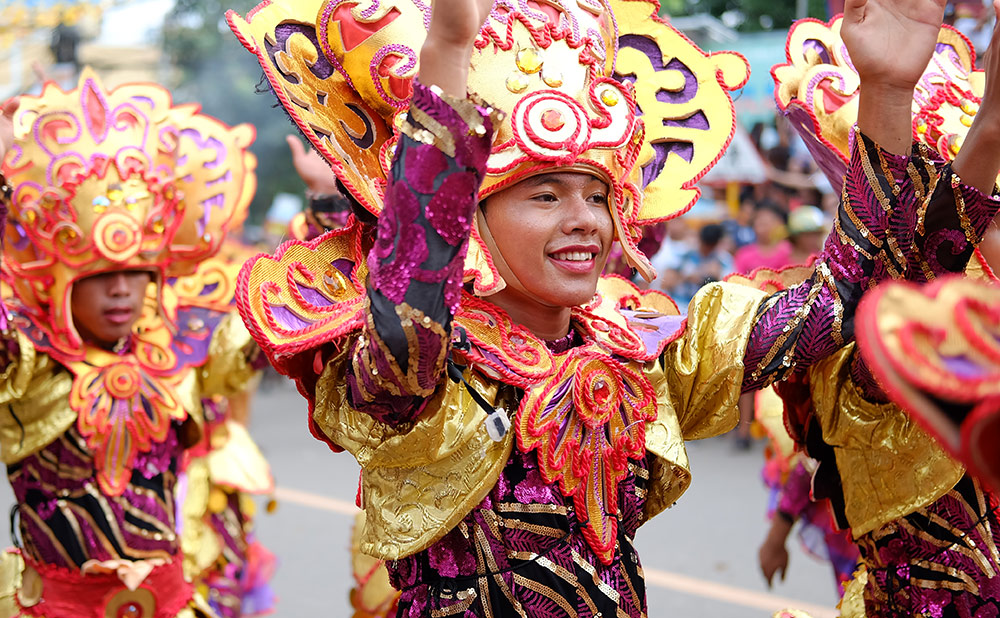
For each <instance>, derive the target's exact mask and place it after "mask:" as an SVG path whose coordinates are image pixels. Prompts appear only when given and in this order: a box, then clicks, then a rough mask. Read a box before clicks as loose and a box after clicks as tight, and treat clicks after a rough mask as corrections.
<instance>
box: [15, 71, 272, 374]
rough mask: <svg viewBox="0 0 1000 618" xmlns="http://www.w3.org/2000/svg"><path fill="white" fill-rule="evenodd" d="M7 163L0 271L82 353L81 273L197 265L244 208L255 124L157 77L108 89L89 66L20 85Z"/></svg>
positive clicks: (68, 348) (75, 353)
mask: <svg viewBox="0 0 1000 618" xmlns="http://www.w3.org/2000/svg"><path fill="white" fill-rule="evenodd" d="M14 139H15V144H14V147H13V148H12V149H11V151H10V152H9V153H8V155H7V157H6V158H5V160H4V162H3V168H2V169H3V173H4V175H5V176H6V178H7V180H8V182H9V183H10V185H11V186H12V187H13V193H12V198H11V203H10V205H9V213H8V217H7V226H6V228H5V230H4V235H5V236H4V256H3V273H4V276H5V278H6V280H7V282H8V283H9V284H10V285H11V287H12V288H13V291H14V294H15V295H16V296H17V299H18V301H19V305H20V307H21V309H22V310H23V311H25V312H27V314H28V316H27V317H30V318H33V320H32V321H33V322H34V323H35V324H36V325H38V326H39V327H41V328H43V329H45V331H46V335H47V340H48V342H49V345H51V347H52V350H53V351H57V352H60V353H61V355H62V356H63V357H68V358H79V357H82V355H83V352H84V346H83V343H82V341H81V340H80V337H79V335H78V333H77V332H76V329H75V327H74V326H73V317H72V315H71V312H70V308H69V307H70V294H71V290H72V284H73V282H74V281H75V280H77V279H81V278H83V277H86V276H88V275H93V274H97V273H101V272H107V271H112V270H121V269H148V270H150V271H153V272H154V273H156V274H157V275H159V277H160V278H161V279H162V277H164V276H172V275H179V274H187V273H189V272H192V271H193V270H194V268H195V267H196V266H197V264H198V263H199V262H200V261H201V260H202V259H203V258H206V257H208V256H210V255H212V254H214V253H215V252H216V251H217V250H218V248H219V246H220V245H221V244H222V242H223V241H224V240H225V237H226V235H227V233H228V232H229V231H230V230H231V229H234V228H236V227H238V226H239V225H240V224H241V223H242V221H243V219H244V218H245V217H246V213H247V207H248V206H249V203H250V199H251V198H252V197H253V193H254V190H255V188H256V176H255V174H254V169H255V167H256V158H255V157H254V156H253V154H251V153H250V152H249V150H248V147H249V146H250V144H251V142H252V141H253V139H254V130H253V127H251V126H249V125H239V126H237V127H233V128H230V127H228V126H226V125H224V124H223V123H221V122H219V121H218V120H215V119H214V118H212V117H210V116H206V115H204V114H201V113H199V108H198V106H196V105H177V106H175V105H173V103H172V101H171V97H170V93H169V92H167V91H166V90H165V89H163V88H162V87H160V86H157V85H154V84H129V85H125V86H121V87H119V88H117V89H115V90H111V91H107V90H105V88H104V87H103V86H102V84H101V82H100V80H99V79H98V78H97V76H96V75H95V74H94V73H93V71H91V70H89V69H84V71H83V74H82V75H81V77H80V80H79V84H78V85H77V87H76V88H75V89H73V90H70V91H68V92H63V91H62V90H61V89H59V87H57V86H56V85H54V84H47V85H46V86H45V88H44V89H43V91H42V93H41V95H39V96H25V97H23V98H22V99H21V104H20V107H19V108H18V111H17V114H16V116H15V118H14Z"/></svg>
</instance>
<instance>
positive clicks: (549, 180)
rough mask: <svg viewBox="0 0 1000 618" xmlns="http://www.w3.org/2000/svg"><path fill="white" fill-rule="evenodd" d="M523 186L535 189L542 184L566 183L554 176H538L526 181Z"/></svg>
mask: <svg viewBox="0 0 1000 618" xmlns="http://www.w3.org/2000/svg"><path fill="white" fill-rule="evenodd" d="M525 184H527V185H528V186H531V187H537V186H538V185H544V184H554V185H564V184H566V183H565V182H563V180H562V179H561V178H559V177H558V176H556V175H555V174H540V175H538V176H532V177H531V178H528V179H526V180H525Z"/></svg>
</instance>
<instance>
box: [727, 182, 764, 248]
mask: <svg viewBox="0 0 1000 618" xmlns="http://www.w3.org/2000/svg"><path fill="white" fill-rule="evenodd" d="M756 208H757V205H756V203H755V202H754V187H753V186H752V185H750V186H747V187H744V188H743V191H741V192H740V209H739V210H738V211H736V217H734V218H732V219H726V220H725V221H723V222H722V227H723V229H724V230H725V232H726V241H727V244H728V245H729V246H730V247H732V251H733V252H734V253H735V252H736V251H738V250H739V249H742V248H743V247H745V246H747V245H750V244H753V243H754V241H756V240H757V235H756V234H754V232H753V215H754V211H755V210H756Z"/></svg>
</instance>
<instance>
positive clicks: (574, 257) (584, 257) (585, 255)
mask: <svg viewBox="0 0 1000 618" xmlns="http://www.w3.org/2000/svg"><path fill="white" fill-rule="evenodd" d="M552 257H553V258H555V259H557V260H563V261H566V262H586V261H588V260H592V259H594V254H593V253H590V252H583V251H567V252H565V253H556V254H555V255H553V256H552Z"/></svg>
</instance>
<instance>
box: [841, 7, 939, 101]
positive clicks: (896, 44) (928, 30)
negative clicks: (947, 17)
mask: <svg viewBox="0 0 1000 618" xmlns="http://www.w3.org/2000/svg"><path fill="white" fill-rule="evenodd" d="M946 3H947V2H946V0H847V3H846V4H845V6H844V24H843V27H842V29H841V36H842V37H843V39H844V43H845V44H847V51H848V52H849V53H850V55H851V62H852V63H853V64H854V68H855V69H857V71H858V75H860V76H861V82H862V84H863V86H862V87H863V88H864V87H868V86H869V85H870V84H877V85H881V86H886V87H896V88H902V89H910V90H912V89H913V87H914V86H915V85H916V84H917V82H918V81H919V80H920V76H921V75H923V72H924V69H926V68H927V63H928V62H930V60H931V55H932V54H933V53H934V44H935V43H936V42H937V37H938V32H939V31H940V30H941V22H942V20H943V19H944V8H945V4H946Z"/></svg>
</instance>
